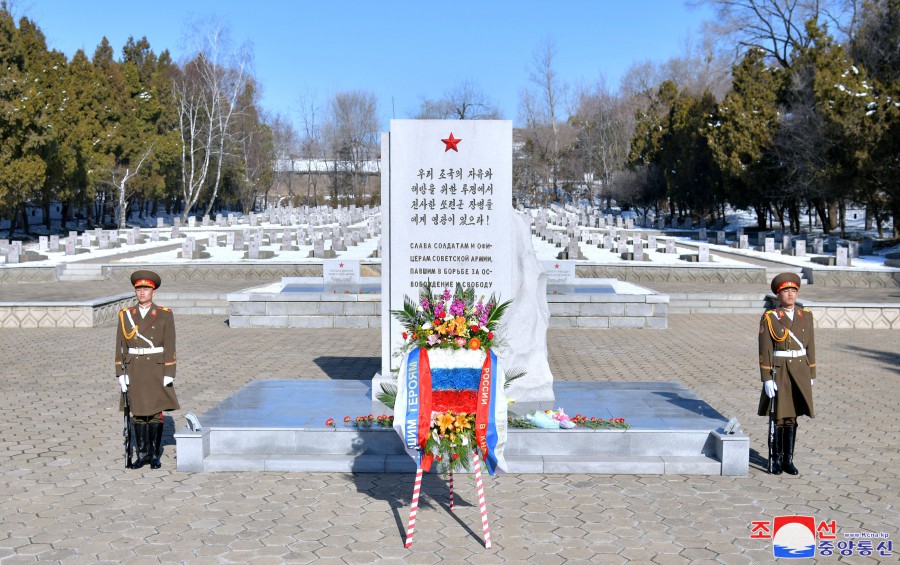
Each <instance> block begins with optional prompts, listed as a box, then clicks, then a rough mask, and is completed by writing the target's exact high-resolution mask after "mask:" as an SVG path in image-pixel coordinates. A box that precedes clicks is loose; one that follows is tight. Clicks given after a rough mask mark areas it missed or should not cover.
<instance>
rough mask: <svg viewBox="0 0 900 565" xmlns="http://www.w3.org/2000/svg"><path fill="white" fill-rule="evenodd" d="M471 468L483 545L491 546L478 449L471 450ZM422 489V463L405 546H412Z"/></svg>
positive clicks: (451, 504)
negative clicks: (479, 514)
mask: <svg viewBox="0 0 900 565" xmlns="http://www.w3.org/2000/svg"><path fill="white" fill-rule="evenodd" d="M472 469H473V470H474V472H475V489H476V491H477V492H478V508H479V510H480V511H481V529H482V531H483V532H484V547H485V548H486V549H490V548H491V529H490V527H489V526H488V517H487V504H486V503H485V501H484V484H483V483H482V482H481V458H480V457H479V456H478V449H477V448H476V449H473V450H472ZM449 485H450V512H453V508H454V506H453V471H450V478H449ZM421 490H422V465H421V463H420V464H419V467H418V468H417V469H416V481H415V483H414V484H413V494H412V505H411V506H410V508H409V525H408V526H407V528H406V544H405V546H406V547H412V542H413V534H415V533H416V514H417V513H418V511H419V492H420V491H421Z"/></svg>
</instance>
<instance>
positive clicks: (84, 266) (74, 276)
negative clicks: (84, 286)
mask: <svg viewBox="0 0 900 565" xmlns="http://www.w3.org/2000/svg"><path fill="white" fill-rule="evenodd" d="M58 279H59V280H61V281H102V280H106V275H105V274H104V273H103V265H102V264H99V263H65V264H63V265H62V271H61V272H60V273H59V275H58Z"/></svg>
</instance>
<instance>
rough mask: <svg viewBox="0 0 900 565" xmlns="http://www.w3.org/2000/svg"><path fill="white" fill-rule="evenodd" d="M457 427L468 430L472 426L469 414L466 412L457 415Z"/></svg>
mask: <svg viewBox="0 0 900 565" xmlns="http://www.w3.org/2000/svg"><path fill="white" fill-rule="evenodd" d="M456 427H457V428H459V429H460V430H468V429H471V428H472V424H471V422H469V416H468V415H467V414H466V413H465V412H463V413H462V414H457V415H456Z"/></svg>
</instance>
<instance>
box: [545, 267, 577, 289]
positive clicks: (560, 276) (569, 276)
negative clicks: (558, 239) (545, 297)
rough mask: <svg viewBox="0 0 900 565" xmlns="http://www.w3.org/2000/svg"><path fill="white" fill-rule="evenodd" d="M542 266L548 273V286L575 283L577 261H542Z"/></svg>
mask: <svg viewBox="0 0 900 565" xmlns="http://www.w3.org/2000/svg"><path fill="white" fill-rule="evenodd" d="M540 266H541V268H542V269H543V270H544V271H545V272H546V273H547V286H565V285H573V284H575V261H541V262H540Z"/></svg>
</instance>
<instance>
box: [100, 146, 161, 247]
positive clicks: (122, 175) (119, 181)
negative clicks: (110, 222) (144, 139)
mask: <svg viewBox="0 0 900 565" xmlns="http://www.w3.org/2000/svg"><path fill="white" fill-rule="evenodd" d="M152 153H153V144H150V145H148V146H147V148H146V149H144V151H143V153H141V155H140V156H139V157H138V162H137V163H136V164H134V165H122V164H118V163H117V164H116V165H115V166H114V167H113V169H112V171H111V174H110V177H111V179H110V180H111V183H112V185H113V187H114V188H115V190H116V193H117V194H118V197H119V204H118V218H117V219H118V226H119V229H123V228H125V221H126V219H127V218H128V201H129V200H130V199H131V194H129V193H128V192H127V191H126V185H127V183H128V181H129V180H130V179H131V178H132V177H134V176H135V175H137V174H138V173H139V172H140V171H141V167H142V166H143V165H144V161H146V160H147V158H148V157H150V155H151V154H152Z"/></svg>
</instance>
